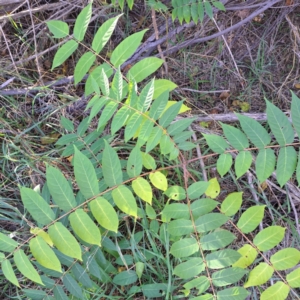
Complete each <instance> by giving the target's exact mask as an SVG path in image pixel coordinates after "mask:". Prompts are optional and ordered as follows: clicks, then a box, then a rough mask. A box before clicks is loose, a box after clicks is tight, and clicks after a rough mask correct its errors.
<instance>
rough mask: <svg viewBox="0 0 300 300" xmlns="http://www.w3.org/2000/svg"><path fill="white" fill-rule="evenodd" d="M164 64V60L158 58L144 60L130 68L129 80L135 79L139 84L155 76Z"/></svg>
mask: <svg viewBox="0 0 300 300" xmlns="http://www.w3.org/2000/svg"><path fill="white" fill-rule="evenodd" d="M162 64H163V60H162V59H159V58H156V57H147V58H144V59H142V60H140V61H139V62H138V63H136V64H135V65H134V66H133V67H131V68H130V70H129V72H128V74H127V78H128V79H131V78H133V79H134V81H135V82H136V83H139V82H141V81H143V80H144V79H145V78H147V77H148V76H150V75H151V74H153V73H154V72H155V71H156V70H157V69H158V68H159V67H160V66H161V65H162Z"/></svg>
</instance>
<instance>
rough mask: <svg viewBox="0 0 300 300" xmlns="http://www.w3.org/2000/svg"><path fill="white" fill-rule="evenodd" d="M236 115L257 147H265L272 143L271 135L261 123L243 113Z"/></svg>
mask: <svg viewBox="0 0 300 300" xmlns="http://www.w3.org/2000/svg"><path fill="white" fill-rule="evenodd" d="M236 115H237V117H238V119H239V121H240V123H241V126H242V129H243V130H244V132H245V133H246V134H247V137H248V138H249V139H250V141H251V142H252V143H253V144H254V145H255V147H257V148H259V149H263V148H264V147H266V146H268V145H269V144H270V142H271V137H270V135H269V134H268V132H267V130H266V129H265V128H264V127H263V126H262V125H261V124H260V123H258V122H257V121H255V120H253V119H251V118H249V117H247V116H243V115H241V114H236Z"/></svg>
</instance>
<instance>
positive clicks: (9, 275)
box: [1, 259, 20, 287]
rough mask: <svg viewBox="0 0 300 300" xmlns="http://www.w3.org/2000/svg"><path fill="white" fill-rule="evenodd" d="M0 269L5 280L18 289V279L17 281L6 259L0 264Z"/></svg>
mask: <svg viewBox="0 0 300 300" xmlns="http://www.w3.org/2000/svg"><path fill="white" fill-rule="evenodd" d="M1 269H2V272H3V275H4V276H5V278H6V279H7V280H9V281H10V282H11V283H12V284H14V285H15V286H17V287H20V285H19V282H18V279H17V277H16V275H15V272H14V270H13V268H12V266H11V263H10V261H9V260H8V259H5V260H4V261H3V262H2V263H1Z"/></svg>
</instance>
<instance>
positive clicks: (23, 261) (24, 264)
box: [14, 249, 44, 285]
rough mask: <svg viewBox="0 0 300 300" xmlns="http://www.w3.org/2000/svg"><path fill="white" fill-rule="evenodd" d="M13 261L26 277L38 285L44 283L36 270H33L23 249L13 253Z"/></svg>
mask: <svg viewBox="0 0 300 300" xmlns="http://www.w3.org/2000/svg"><path fill="white" fill-rule="evenodd" d="M14 261H15V264H16V266H17V268H18V270H19V271H20V272H21V273H22V274H23V275H24V276H25V277H27V278H28V279H30V280H31V281H34V282H36V283H38V284H40V285H44V284H43V282H42V279H41V277H40V275H39V274H38V272H37V271H36V270H35V268H34V267H33V265H32V264H31V262H30V261H29V259H28V257H27V256H26V254H25V253H24V251H23V250H21V249H19V250H17V251H16V252H15V253H14Z"/></svg>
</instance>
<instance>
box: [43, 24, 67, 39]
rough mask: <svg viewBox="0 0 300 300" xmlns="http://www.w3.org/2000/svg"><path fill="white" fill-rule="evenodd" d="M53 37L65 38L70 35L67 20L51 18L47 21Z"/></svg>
mask: <svg viewBox="0 0 300 300" xmlns="http://www.w3.org/2000/svg"><path fill="white" fill-rule="evenodd" d="M46 24H47V26H48V28H49V30H50V31H51V33H52V34H53V37H55V38H57V39H61V38H64V37H66V36H68V35H69V26H68V24H67V23H66V22H63V21H59V20H50V21H47V22H46Z"/></svg>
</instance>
